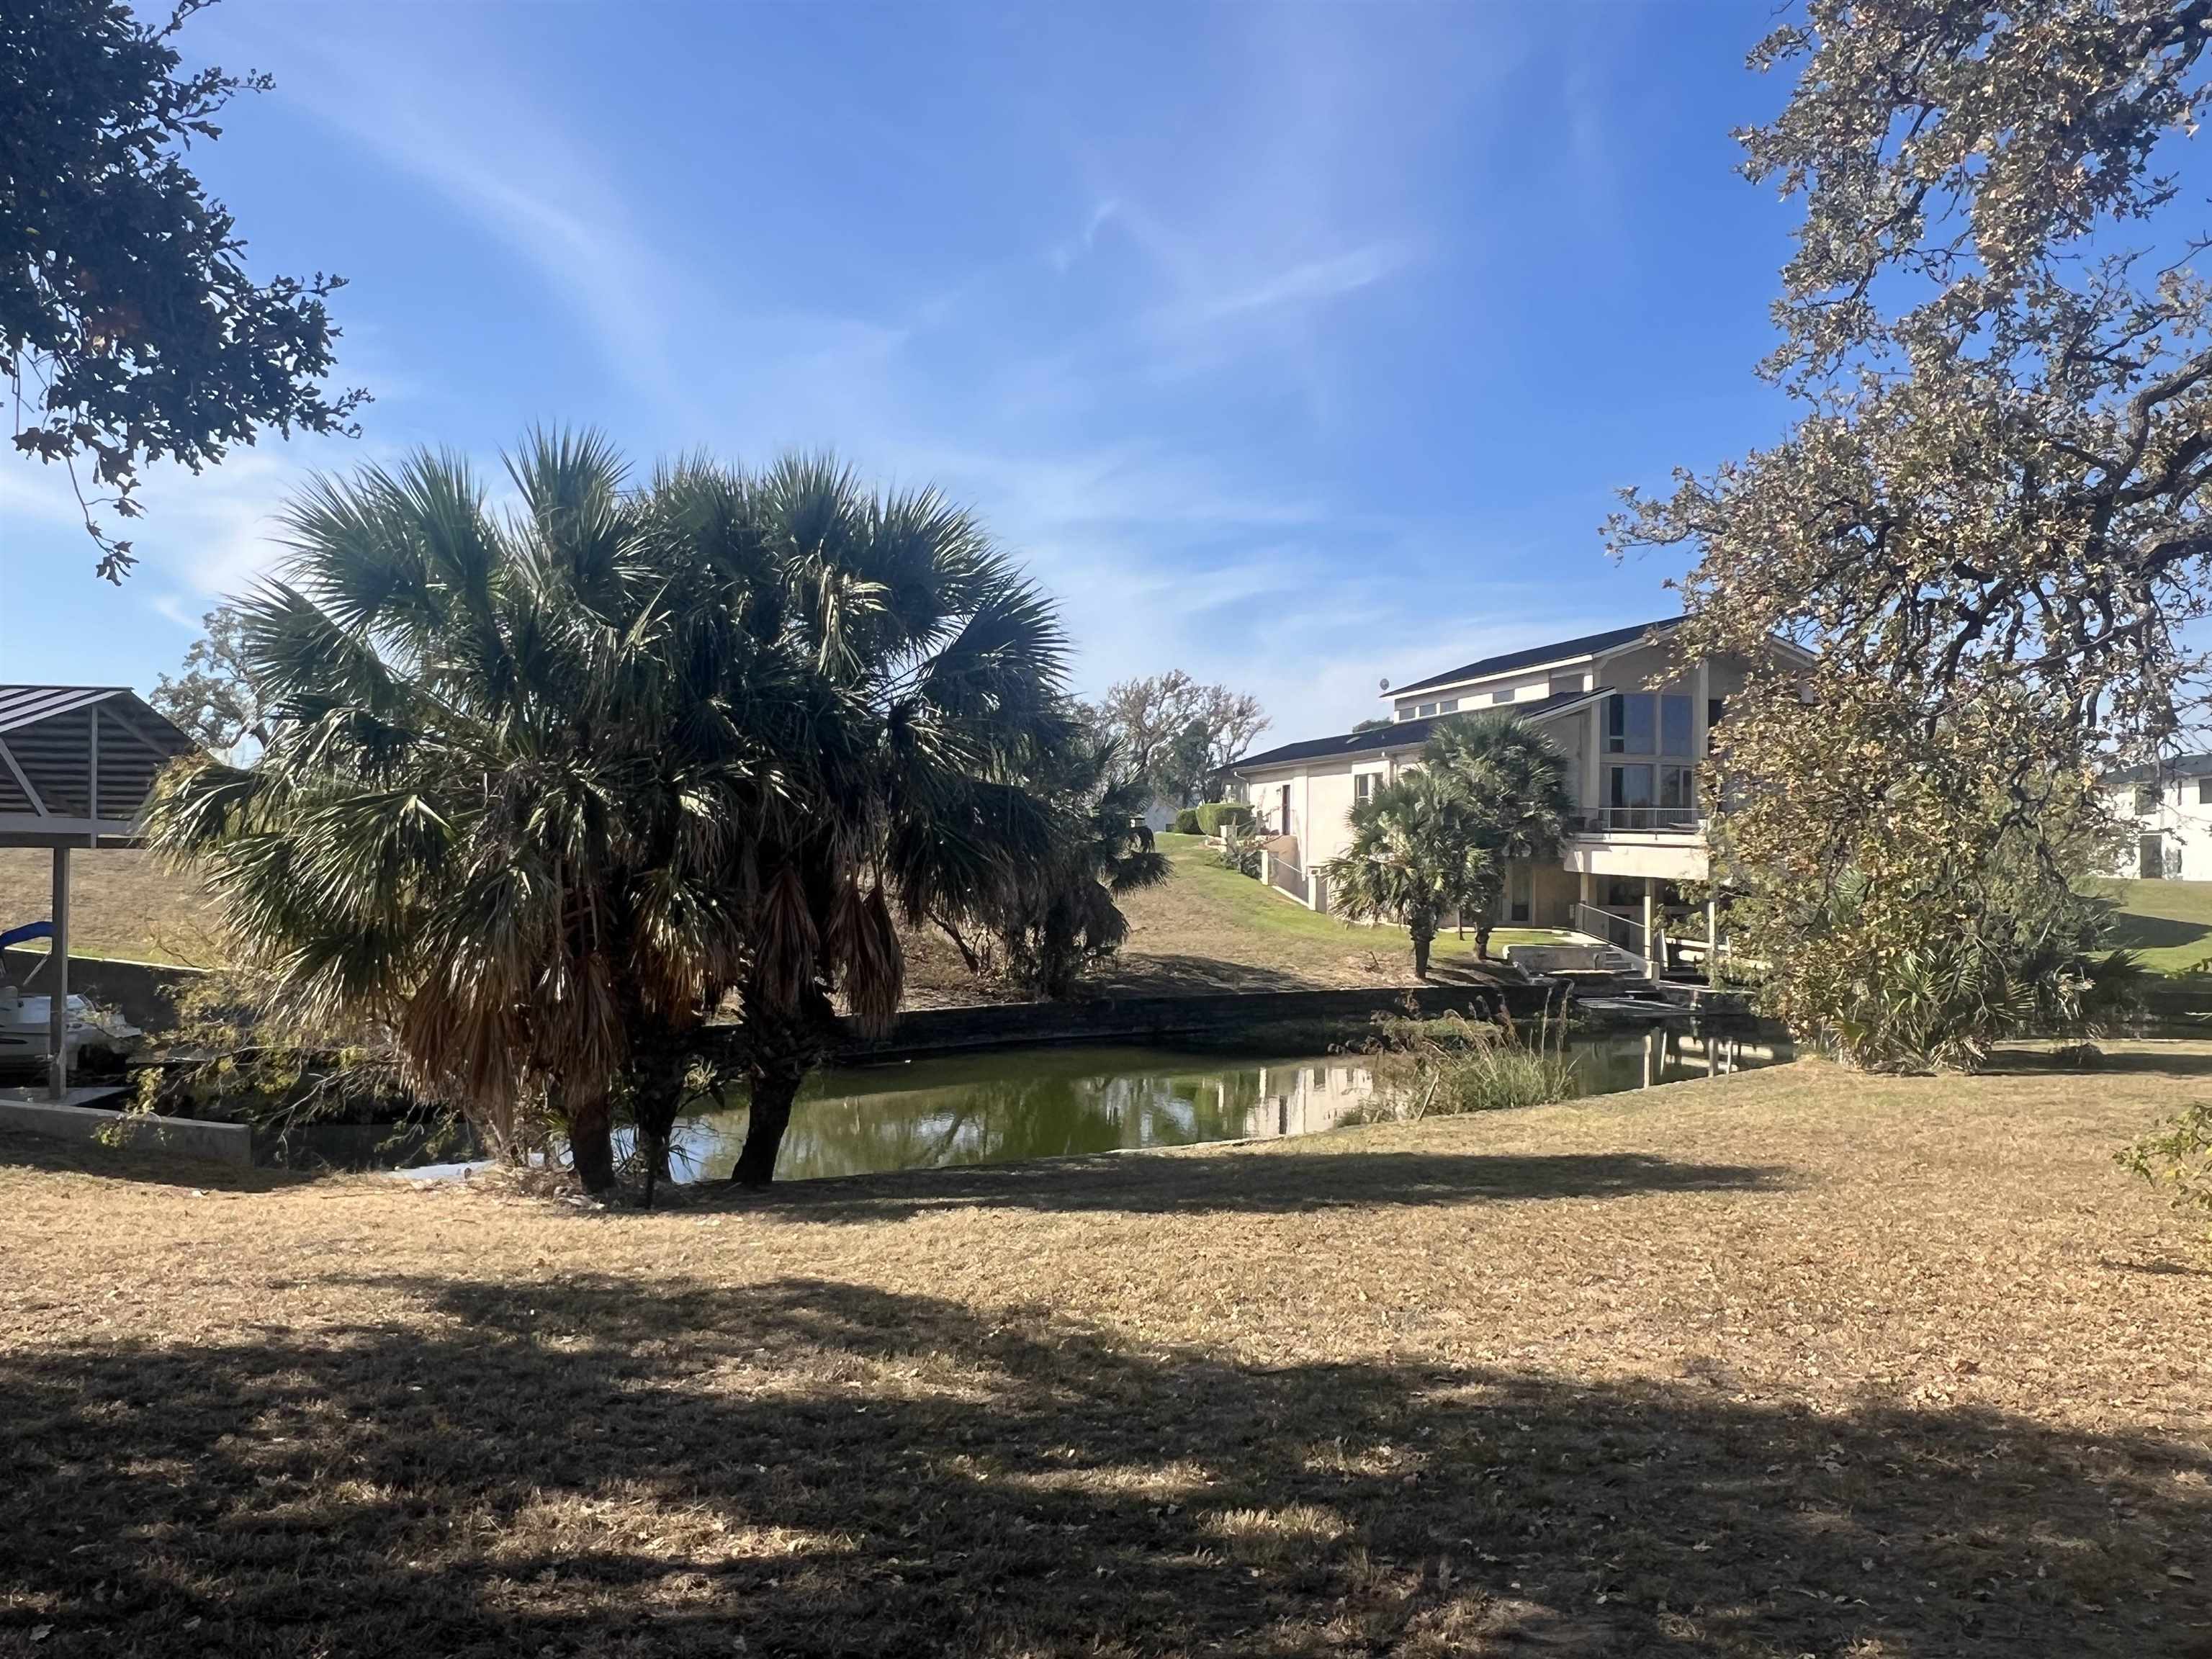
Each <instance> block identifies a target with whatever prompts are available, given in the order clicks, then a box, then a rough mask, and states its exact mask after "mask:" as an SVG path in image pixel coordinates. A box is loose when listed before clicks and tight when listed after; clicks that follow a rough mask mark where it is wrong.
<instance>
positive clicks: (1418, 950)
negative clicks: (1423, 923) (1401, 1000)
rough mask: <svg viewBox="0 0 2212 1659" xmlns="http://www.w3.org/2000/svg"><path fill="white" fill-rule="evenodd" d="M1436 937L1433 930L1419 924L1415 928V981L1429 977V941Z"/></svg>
mask: <svg viewBox="0 0 2212 1659" xmlns="http://www.w3.org/2000/svg"><path fill="white" fill-rule="evenodd" d="M1435 937H1436V934H1435V933H1434V931H1433V930H1432V929H1428V928H1424V927H1420V926H1419V925H1418V924H1416V926H1415V927H1414V928H1413V977H1414V978H1415V979H1426V978H1427V977H1428V976H1429V941H1430V940H1431V939H1433V938H1435Z"/></svg>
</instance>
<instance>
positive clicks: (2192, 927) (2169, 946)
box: [2104, 910, 2212, 951]
mask: <svg viewBox="0 0 2212 1659" xmlns="http://www.w3.org/2000/svg"><path fill="white" fill-rule="evenodd" d="M2207 940H2212V926H2208V925H2207V924H2206V923H2204V922H2201V921H2179V920H2177V919H2176V918H2174V917H2172V916H2146V915H2139V914H2137V913H2136V912H2135V911H2133V910H2122V911H2118V912H2117V913H2116V914H2115V915H2113V917H2112V927H2111V931H2110V933H2108V935H2107V936H2106V939H2105V941H2104V943H2105V945H2106V947H2107V948H2108V949H2111V950H2115V951H2171V950H2174V949H2176V948H2178V947H2179V946H2181V945H2197V944H2203V943H2204V942H2205V941H2207ZM2206 949H2207V950H2208V951H2212V945H2206Z"/></svg>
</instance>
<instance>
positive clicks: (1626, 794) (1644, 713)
mask: <svg viewBox="0 0 2212 1659" xmlns="http://www.w3.org/2000/svg"><path fill="white" fill-rule="evenodd" d="M1680 622H1681V618H1680V617H1668V618H1666V619H1665V620H1662V621H1660V622H1653V623H1637V624H1635V625H1633V626H1632V627H1627V628H1616V629H1610V630H1608V631H1607V632H1605V633H1601V634H1589V635H1583V637H1581V638H1579V639H1572V640H1559V641H1553V643H1550V644H1547V645H1536V646H1530V647H1528V648H1526V649H1524V650H1520V651H1509V652H1506V653H1504V654H1502V655H1499V656H1494V657H1486V658H1483V659H1481V660H1480V661H1477V662H1471V663H1466V664H1463V665H1461V666H1460V667H1457V668H1454V669H1450V670H1449V671H1446V672H1444V673H1441V674H1434V675H1431V676H1430V677H1429V678H1426V679H1424V680H1419V681H1417V682H1416V683H1414V684H1412V685H1407V686H1401V687H1400V688H1399V689H1397V690H1395V691H1387V692H1386V693H1385V695H1386V696H1389V698H1390V700H1391V703H1392V708H1391V719H1390V721H1389V724H1387V725H1383V726H1376V727H1374V728H1372V729H1370V730H1368V731H1364V732H1346V733H1345V734H1344V735H1342V736H1340V737H1333V738H1312V739H1310V740H1309V741H1307V742H1304V743H1291V744H1283V745H1282V746H1281V747H1279V748H1276V749H1270V750H1267V751H1266V752H1265V753H1263V754H1258V755H1248V756H1246V757H1244V758H1243V760H1241V761H1239V762H1238V763H1237V765H1236V767H1235V769H1234V773H1235V775H1236V777H1237V780H1238V781H1239V783H1240V785H1241V786H1242V787H1243V792H1244V796H1245V799H1247V800H1249V802H1250V804H1251V805H1252V808H1253V811H1254V813H1255V817H1256V818H1257V819H1258V822H1259V824H1260V827H1261V830H1262V832H1263V833H1264V834H1266V835H1267V836H1269V837H1271V840H1270V842H1269V845H1270V848H1271V850H1272V851H1273V854H1274V862H1273V866H1272V873H1273V875H1274V878H1275V880H1274V884H1275V885H1277V886H1278V887H1280V888H1282V889H1283V890H1285V891H1286V892H1288V893H1290V895H1291V896H1292V897H1294V898H1296V899H1297V900H1298V901H1299V902H1302V903H1304V904H1305V905H1307V906H1309V907H1310V908H1313V909H1316V910H1327V909H1328V891H1327V884H1326V883H1325V882H1324V881H1323V880H1322V878H1321V877H1320V876H1319V874H1318V873H1317V872H1319V870H1320V868H1321V866H1322V865H1323V864H1325V863H1327V862H1328V860H1330V859H1332V858H1334V857H1335V856H1336V855H1337V854H1340V853H1341V852H1343V851H1344V849H1345V848H1346V845H1348V844H1349V842H1350V840H1351V822H1350V815H1351V811H1352V805H1353V804H1354V803H1355V802H1357V801H1361V800H1364V799H1366V798H1367V797H1368V796H1369V795H1370V794H1371V793H1374V791H1375V789H1376V787H1378V786H1379V785H1382V784H1384V783H1387V782H1389V781H1390V780H1392V779H1394V778H1395V777H1397V776H1398V775H1400V774H1401V773H1403V772H1405V771H1407V769H1410V768H1412V767H1414V766H1417V765H1419V762H1420V750H1421V746H1422V744H1425V743H1426V742H1427V741H1428V737H1429V733H1430V732H1431V731H1432V730H1433V729H1434V728H1435V726H1437V722H1438V721H1440V720H1445V719H1449V718H1451V717H1453V716H1455V715H1468V714H1510V715H1515V716H1517V717H1519V718H1521V719H1522V720H1528V721H1530V722H1532V723H1533V724H1534V725H1535V726H1536V727H1537V728H1538V729H1539V730H1541V732H1543V733H1544V734H1545V735H1546V736H1547V737H1548V738H1551V740H1552V741H1553V743H1554V744H1557V745H1558V746H1559V750H1561V752H1562V753H1563V754H1565V757H1566V759H1567V787H1568V791H1569V793H1571V795H1572V796H1573V798H1574V803H1575V811H1574V816H1573V818H1572V820H1571V831H1570V833H1569V835H1568V836H1567V839H1566V841H1565V844H1564V845H1563V846H1562V848H1561V850H1560V854H1559V858H1558V859H1557V860H1549V861H1544V862H1534V861H1522V862H1516V864H1515V865H1514V866H1513V867H1512V868H1511V869H1510V871H1509V872H1507V879H1506V884H1505V891H1504V896H1503V898H1502V899H1501V901H1500V906H1499V911H1498V915H1497V916H1496V918H1495V920H1496V921H1499V922H1501V923H1505V924H1508V925H1516V924H1517V925H1522V926H1528V927H1565V928H1573V929H1576V930H1577V931H1580V932H1585V933H1594V934H1596V935H1597V936H1599V937H1601V938H1607V939H1613V942H1616V943H1627V944H1629V945H1631V948H1638V946H1641V947H1643V948H1641V949H1640V950H1639V952H1638V953H1639V954H1643V955H1649V954H1650V950H1649V939H1650V930H1651V927H1652V914H1653V908H1654V907H1655V906H1656V905H1657V904H1658V903H1659V902H1661V900H1662V896H1663V890H1664V888H1665V887H1666V886H1667V885H1668V884H1672V883H1676V882H1685V881H1703V880H1704V879H1705V877H1706V874H1707V871H1708V868H1709V864H1708V860H1707V855H1706V850H1705V809H1704V805H1703V803H1702V802H1701V800H1700V799H1699V777H1698V772H1699V767H1700V766H1701V765H1702V764H1703V763H1704V761H1705V755H1706V752H1707V750H1708V749H1709V747H1710V740H1711V732H1712V728H1713V726H1714V725H1715V724H1716V723H1717V721H1718V720H1720V719H1721V717H1722V713H1723V708H1725V706H1726V704H1727V702H1728V699H1729V697H1730V696H1733V695H1734V694H1735V693H1736V692H1737V691H1739V690H1741V689H1742V687H1743V684H1744V681H1745V678H1746V675H1747V672H1748V671H1749V666H1750V665H1747V664H1744V663H1739V662H1730V661H1717V662H1699V663H1695V664H1692V665H1687V666H1685V665H1683V664H1682V663H1681V662H1680V659H1679V655H1678V653H1677V652H1676V651H1675V649H1674V643H1673V641H1672V639H1671V637H1670V636H1671V635H1672V634H1673V633H1674V629H1676V628H1677V627H1679V626H1680ZM1771 650H1772V653H1773V665H1774V666H1777V667H1784V668H1786V667H1790V666H1794V665H1802V664H1804V663H1807V662H1809V661H1810V660H1811V658H1810V657H1809V656H1808V654H1807V653H1805V652H1803V651H1802V650H1801V649H1799V647H1796V646H1794V645H1791V644H1790V643H1788V642H1787V641H1782V640H1776V641H1773V642H1772V647H1771ZM1639 923H1640V931H1641V933H1642V935H1643V937H1642V938H1641V939H1629V938H1625V937H1623V935H1624V933H1625V931H1626V928H1625V927H1624V924H1625V925H1626V926H1629V927H1633V926H1636V925H1637V924H1639Z"/></svg>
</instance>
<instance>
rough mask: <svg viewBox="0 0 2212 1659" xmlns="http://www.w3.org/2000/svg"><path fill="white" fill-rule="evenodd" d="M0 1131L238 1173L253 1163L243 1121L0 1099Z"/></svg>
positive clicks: (249, 1131)
mask: <svg viewBox="0 0 2212 1659" xmlns="http://www.w3.org/2000/svg"><path fill="white" fill-rule="evenodd" d="M0 1129H15V1130H20V1131H21V1132H22V1133H26V1134H34V1135H41V1136H44V1137H45V1138H46V1139H49V1140H72V1141H77V1142H80V1143H88V1142H97V1141H101V1140H109V1141H112V1142H113V1143H115V1144H119V1145H122V1146H128V1147H130V1148H131V1150H132V1151H134V1152H148V1151H155V1152H173V1153H174V1154H175V1155H176V1156H177V1157H179V1158H204V1159H207V1160H208V1161H210V1162H211V1163H216V1164H234V1165H236V1166H237V1167H239V1168H240V1169H251V1168H252V1164H253V1131H252V1129H251V1128H249V1127H247V1126H246V1125H245V1124H243V1123H202V1122H200V1121H197V1120H196V1119H192V1118H184V1117H155V1116H152V1115H148V1114H145V1113H138V1112H118V1111H112V1110H110V1109H106V1108H105V1107H100V1106H57V1105H54V1104H52V1103H50V1102H46V1101H26V1100H0Z"/></svg>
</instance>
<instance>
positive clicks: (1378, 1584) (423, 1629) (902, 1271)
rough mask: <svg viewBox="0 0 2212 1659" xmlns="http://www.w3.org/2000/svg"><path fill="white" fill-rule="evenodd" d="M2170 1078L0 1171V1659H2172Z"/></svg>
mask: <svg viewBox="0 0 2212 1659" xmlns="http://www.w3.org/2000/svg"><path fill="white" fill-rule="evenodd" d="M2208 1089H2212V1045H2203V1044H2163V1045H2160V1044H2152V1045H2137V1046H2135V1047H2132V1048H2130V1049H2129V1050H2128V1052H2127V1053H2126V1054H2125V1055H2124V1056H2123V1057H2122V1058H2121V1059H2120V1060H2119V1061H2118V1063H2117V1064H2116V1065H2115V1066H2113V1067H2112V1069H2109V1070H2106V1071H2104V1072H2100V1073H2093V1074H2088V1075H2081V1074H2073V1073H2052V1072H2049V1071H2045V1070H2035V1069H2029V1070H2027V1071H2024V1072H2022V1073H2021V1074H2018V1075H2001V1076H1990V1077H1984V1078H1978V1079H1972V1080H1966V1081H1960V1080H1943V1081H1888V1080H1874V1079H1864V1078H1858V1077H1853V1076H1850V1075H1846V1074H1844V1073H1838V1072H1836V1071H1833V1070H1831V1069H1827V1068H1824V1067H1822V1066H1817V1065H1801V1066H1793V1067H1788V1068H1782V1069H1778V1070H1773V1071H1768V1072H1763V1073H1755V1074H1751V1075H1747V1076H1742V1077H1739V1078H1735V1079H1721V1080H1718V1081H1716V1082H1708V1083H1695V1084H1686V1085H1677V1086H1675V1087H1673V1088H1670V1089H1665V1090H1661V1091H1652V1092H1649V1093H1644V1094H1640V1095H1631V1096H1623V1097H1612V1098H1609V1099H1603V1100H1597V1101H1591V1102H1587V1103H1578V1104H1572V1105H1566V1106H1561V1107H1557V1108H1547V1109H1540V1110H1534V1111H1528V1112H1521V1113H1514V1114H1505V1115H1493V1116H1490V1117H1486V1118H1480V1119H1459V1120H1453V1121H1431V1122H1427V1123H1423V1124H1417V1125H1396V1126H1386V1127H1371V1128H1365V1129H1358V1130H1352V1131H1347V1132H1344V1133H1337V1134H1334V1135H1328V1136H1322V1137H1317V1138H1316V1139H1310V1140H1306V1141H1293V1142H1275V1143H1272V1144H1267V1145H1260V1146H1240V1147H1233V1148H1222V1147H1214V1148H1209V1149H1200V1150H1194V1151H1192V1152H1185V1153H1178V1154H1166V1155H1155V1156H1144V1157H1133V1158H1103V1159H1097V1160H1091V1161H1085V1162H1076V1163H1067V1164H1042V1165H1030V1166H1024V1167H1018V1168H1014V1169H1006V1170H961V1171H956V1172H940V1173H936V1174H921V1175H915V1176H890V1177H878V1178H869V1179H861V1180H854V1181H848V1182H826V1183H818V1184H815V1185H812V1186H810V1187H805V1188H792V1189H789V1190H787V1191H784V1192H782V1193H781V1194H777V1195H775V1196H774V1197H772V1198H771V1199H769V1200H765V1201H760V1202H756V1203H752V1204H749V1205H748V1204H743V1203H737V1202H729V1203H723V1202H720V1201H719V1200H700V1201H696V1202H694V1203H692V1204H690V1205H687V1206H683V1207H679V1208H678V1209H674V1210H667V1211H662V1212H654V1213H651V1214H640V1213H636V1212H610V1213H597V1212H582V1211H578V1210H575V1209H573V1208H569V1207H567V1206H562V1205H560V1204H557V1203H552V1202H548V1201H545V1200H532V1199H527V1198H524V1197H521V1196H519V1195H515V1194H511V1193H510V1194H501V1193H500V1192H498V1191H494V1190H485V1189H484V1188H483V1187H482V1186H481V1185H478V1186H476V1187H473V1188H471V1187H459V1186H453V1187H444V1188H434V1189H430V1190H416V1189H413V1188H409V1187H407V1186H405V1185H404V1184H402V1183H400V1182H394V1181H392V1180H390V1179H388V1178H378V1177H373V1176H353V1177H339V1178H332V1179H328V1180H324V1181H319V1182H295V1181H291V1180H288V1179H278V1178H276V1177H258V1176H257V1177H254V1178H251V1179H246V1180H225V1179H222V1178H221V1177H220V1176H217V1175H216V1174H214V1173H212V1172H208V1171H204V1170H192V1169H189V1168H185V1167H176V1168H171V1169H163V1168H161V1167H160V1166H158V1165H155V1164H147V1163H143V1162H133V1161H131V1158H129V1157H127V1156H125V1155H121V1154H112V1153H106V1152H99V1151H97V1150H88V1151H86V1152H60V1151H57V1150H55V1149H53V1148H52V1147H51V1146H48V1145H46V1144H43V1143H33V1142H28V1141H23V1140H16V1141H13V1142H9V1143H6V1144H4V1145H0V1259H4V1260H5V1261H7V1262H8V1263H9V1269H10V1270H9V1273H8V1274H7V1275H6V1276H5V1279H4V1280H0V1447H4V1451H0V1493H4V1494H5V1496H4V1501H0V1652H5V1653H9V1654H21V1655H27V1656H38V1659H45V1656H54V1655H64V1654H68V1655H94V1654H97V1655H109V1654H122V1653H130V1654H181V1653H194V1654H197V1653H207V1654H223V1655H252V1654H262V1655H272V1656H273V1655H286V1656H290V1655H301V1654H315V1655H330V1656H338V1655H344V1656H354V1655H359V1656H369V1655H377V1656H383V1655H390V1654H423V1655H446V1654H464V1653H465V1654H495V1653H496V1654H509V1653H513V1654H524V1655H534V1654H549V1653H550V1654H576V1655H617V1654H619V1655H656V1656H657V1655H669V1654H680V1655H695V1654H696V1655H708V1654H712V1655H729V1654H732V1653H740V1652H743V1653H750V1654H754V1655H763V1654H777V1655H832V1654H869V1655H878V1654H880V1655H900V1654H909V1653H915V1654H919V1653H937V1652H945V1653H956V1654H967V1655H992V1656H1015V1655H1025V1654H1027V1655H1036V1654H1060V1653H1067V1654H1076V1653H1081V1654H1092V1655H1097V1654H1107V1655H1134V1654H1184V1653H1191V1654H1196V1653H1228V1654H1261V1655H1270V1654H1273V1655H1291V1654H1298V1655H1304V1654H1323V1653H1370V1654H1394V1655H1406V1656H1444V1655H1490V1654H1498V1655H1504V1654H1517V1653H1524V1652H1544V1653H1571V1654H1576V1655H1620V1656H1627V1655H1646V1654H1674V1653H1680V1654H1693V1653H1700V1654H1701V1653H1716V1654H1727V1655H1732V1656H1753V1655H1756V1656H1794V1655H1798V1654H1805V1653H1813V1654H1819V1655H1822V1656H1828V1655H1848V1656H1856V1659H1872V1656H1885V1659H1895V1656H1929V1659H1934V1656H1947V1659H1948V1656H1962V1655H1964V1656H1990V1659H1996V1656H2005V1659H2018V1656H2024V1655H2051V1656H2080V1655H2098V1656H2130V1659H2132V1656H2146V1655H2175V1656H2180V1655H2197V1656H2203V1655H2204V1654H2207V1653H2212V1446H2209V1445H2208V1435H2212V1372H2208V1358H2207V1342H2206V1335H2207V1332H2208V1330H2212V1251H2208V1249H2206V1247H2204V1246H2203V1245H2202V1244H2201V1243H2198V1242H2197V1240H2196V1239H2194V1238H2193V1237H2191V1233H2190V1232H2189V1231H2188V1228H2187V1225H2186V1224H2185V1223H2184V1222H2183V1221H2181V1220H2180V1219H2179V1218H2176V1217H2175V1216H2173V1215H2172V1214H2171V1213H2170V1212H2167V1211H2166V1210H2165V1209H2164V1208H2163V1207H2162V1206H2160V1203H2159V1202H2158V1200H2156V1198H2155V1197H2154V1195H2153V1194H2150V1193H2148V1191H2145V1190H2141V1189H2139V1188H2137V1187H2136V1186H2135V1185H2134V1184H2131V1182H2130V1179H2129V1178H2128V1177H2126V1176H2124V1175H2123V1174H2122V1173H2121V1172H2120V1171H2119V1170H2117V1169H2115V1168H2114V1167H2113V1165H2112V1163H2111V1161H2110V1154H2111V1151H2112V1146H2114V1145H2115V1144H2116V1143H2117V1142H2118V1141H2120V1140H2122V1139H2125V1138H2127V1137H2129V1136H2130V1135H2132V1134H2133V1133H2136V1131H2137V1130H2138V1129H2139V1128H2140V1127H2142V1125H2143V1124H2144V1123H2145V1121H2147V1120H2148V1119H2149V1118H2150V1117H2152V1116H2153V1115H2156V1114H2157V1113H2159V1112H2160V1111H2162V1110H2166V1109H2170V1108H2171V1107H2172V1105H2173V1104H2174V1103H2178V1102H2179V1101H2182V1100H2185V1099H2187V1098H2190V1097H2194V1096H2197V1095H2199V1094H2201V1093H2203V1092H2204V1091H2206V1090H2208Z"/></svg>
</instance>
